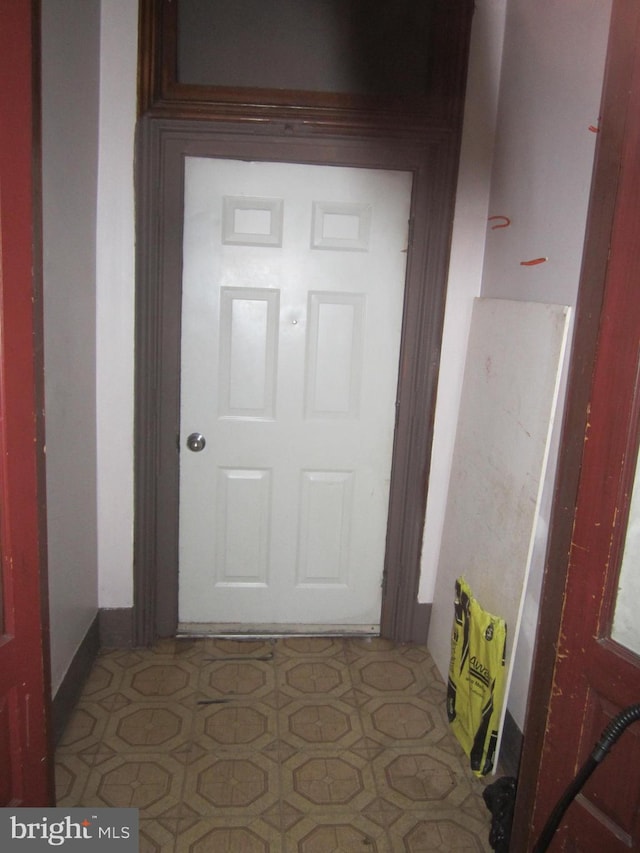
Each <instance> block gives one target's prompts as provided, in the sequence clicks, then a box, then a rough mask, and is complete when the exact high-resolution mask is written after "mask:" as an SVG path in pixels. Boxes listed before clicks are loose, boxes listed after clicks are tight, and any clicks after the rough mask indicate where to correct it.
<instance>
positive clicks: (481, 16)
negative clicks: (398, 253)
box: [418, 0, 507, 602]
mask: <svg viewBox="0 0 640 853" xmlns="http://www.w3.org/2000/svg"><path fill="white" fill-rule="evenodd" d="M506 8H507V0H476V8H475V12H474V16H473V26H472V30H471V46H470V54H469V71H468V82H467V92H466V103H465V111H464V123H463V132H462V146H461V150H460V166H459V171H458V189H457V193H456V206H455V216H454V220H453V236H452V243H451V259H450V263H449V280H448V284H447V301H446V310H445V319H444V329H443V339H442V352H441V361H440V375H439V379H438V396H437V403H436V416H435V422H434V434H433V446H432V452H431V470H430V473H429V494H428V496H427V511H426V517H425V526H424V538H423V545H422V564H421V575H420V588H419V592H418V600H419V601H421V602H431V601H433V591H434V588H435V583H436V575H437V570H438V556H439V554H440V540H441V538H442V528H443V525H444V515H445V507H446V497H447V489H448V485H449V474H450V471H451V462H452V459H453V445H454V441H455V424H456V421H457V417H458V408H459V405H460V394H461V391H462V379H463V374H464V362H465V356H466V350H467V338H468V336H469V325H470V322H471V309H472V307H473V298H474V296H479V295H480V288H481V283H482V264H483V259H484V252H485V239H486V227H487V216H488V210H489V193H490V189H491V166H492V162H493V148H494V137H495V125H496V115H497V110H498V92H499V87H500V72H501V62H502V42H503V37H504V24H505V17H506Z"/></svg>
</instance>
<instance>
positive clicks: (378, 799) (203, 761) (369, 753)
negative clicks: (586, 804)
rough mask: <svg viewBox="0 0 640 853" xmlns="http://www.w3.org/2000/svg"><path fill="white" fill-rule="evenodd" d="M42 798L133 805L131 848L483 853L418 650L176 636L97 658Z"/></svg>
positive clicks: (481, 825)
mask: <svg viewBox="0 0 640 853" xmlns="http://www.w3.org/2000/svg"><path fill="white" fill-rule="evenodd" d="M56 774H57V789H58V804H59V805H63V806H68V807H71V806H91V805H93V806H129V807H130V806H135V807H138V808H139V809H140V850H141V851H142V853H151V851H158V852H159V853H160V851H161V853H182V852H183V851H185V853H186V851H192V853H341V851H344V853H352V851H358V853H364V851H367V853H395V851H403V853H425V851H442V853H452V851H489V850H491V848H490V846H489V843H488V835H489V829H490V825H491V816H490V813H489V811H488V810H487V808H486V806H485V804H484V801H483V800H482V789H483V787H484V785H485V784H487V782H490V781H493V780H492V779H488V780H487V781H485V780H479V779H476V778H475V777H474V776H473V775H472V774H471V772H470V770H469V769H468V764H467V759H466V757H465V756H464V754H463V752H462V750H461V749H460V747H459V745H458V743H457V741H456V740H455V738H454V737H453V736H452V735H451V733H450V732H449V729H448V725H447V722H446V714H445V685H444V684H443V682H442V680H441V679H440V676H439V675H438V674H437V671H436V669H435V666H434V664H433V662H432V660H431V658H430V656H429V653H428V652H427V650H426V649H425V648H424V647H421V646H411V645H394V644H393V643H390V642H388V641H385V640H379V639H375V638H369V639H353V638H344V639H331V638H288V639H280V640H268V641H262V640H260V641H247V642H243V641H239V640H214V639H199V640H196V639H176V640H166V641H161V642H160V643H158V645H157V646H155V647H154V648H153V649H142V650H139V649H135V650H126V651H124V650H119V651H105V652H103V653H102V654H101V655H100V656H99V658H98V660H97V661H96V663H95V665H94V668H93V671H92V673H91V676H90V678H89V680H88V683H87V684H86V687H85V689H84V692H83V695H82V697H81V700H80V702H79V704H78V706H77V708H76V710H75V713H74V716H73V718H72V719H71V721H70V723H69V725H68V727H67V730H66V732H65V734H64V736H63V739H62V741H61V743H60V744H59V747H58V750H57V753H56Z"/></svg>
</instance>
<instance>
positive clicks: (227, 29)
mask: <svg viewBox="0 0 640 853" xmlns="http://www.w3.org/2000/svg"><path fill="white" fill-rule="evenodd" d="M140 9H141V26H140V33H141V41H140V44H141V60H142V61H141V75H140V99H139V101H140V109H141V113H142V114H148V113H153V114H156V115H159V114H167V113H169V112H170V113H171V114H173V115H175V114H176V111H178V112H180V113H181V114H182V115H183V116H185V117H186V116H187V115H189V116H191V117H194V118H195V117H198V116H202V114H203V111H206V112H207V114H208V115H209V117H211V116H212V111H213V112H216V113H217V114H218V115H219V116H222V115H229V116H234V117H237V116H243V117H245V118H246V117H247V116H248V115H252V116H253V117H254V119H255V118H256V117H262V118H265V119H268V120H273V119H274V118H287V119H291V120H294V121H298V120H300V119H302V120H303V121H305V122H309V121H312V122H314V123H317V122H321V123H322V124H324V125H327V124H328V125H334V126H335V125H338V126H345V125H349V124H351V125H353V124H354V123H355V124H357V125H358V126H360V127H362V126H376V125H377V126H385V127H388V126H389V125H393V127H394V128H396V130H400V129H403V130H405V131H406V130H410V129H411V128H418V127H425V126H434V123H435V124H437V125H440V126H442V125H443V124H444V125H447V124H449V123H450V120H451V118H452V117H453V116H455V115H456V114H457V112H458V110H459V106H460V102H461V101H460V97H461V87H460V73H461V71H462V73H464V69H465V65H466V51H467V42H468V33H469V26H470V22H471V14H472V9H473V2H472V0H395V2H393V3H371V2H370V0H141V4H140Z"/></svg>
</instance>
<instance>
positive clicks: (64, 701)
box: [51, 613, 100, 746]
mask: <svg viewBox="0 0 640 853" xmlns="http://www.w3.org/2000/svg"><path fill="white" fill-rule="evenodd" d="M99 650H100V620H99V615H98V614H97V613H96V615H95V618H94V620H93V622H92V623H91V625H90V626H89V630H88V631H87V633H86V634H85V635H84V639H83V640H82V642H81V643H80V646H79V647H78V651H77V652H76V653H75V655H74V656H73V658H72V660H71V664H70V665H69V669H68V670H67V673H66V675H65V677H64V678H63V679H62V683H61V684H60V686H59V687H58V690H57V691H56V695H55V696H54V697H53V706H52V713H51V729H52V733H53V743H54V746H57V744H58V743H59V741H60V738H61V737H62V735H63V733H64V730H65V728H66V727H67V723H68V722H69V719H70V718H71V714H72V713H73V709H74V708H75V706H76V704H77V702H78V699H79V698H80V694H81V693H82V689H83V687H84V685H85V682H86V680H87V678H88V677H89V673H90V672H91V667H92V666H93V662H94V661H95V659H96V657H97V656H98V651H99Z"/></svg>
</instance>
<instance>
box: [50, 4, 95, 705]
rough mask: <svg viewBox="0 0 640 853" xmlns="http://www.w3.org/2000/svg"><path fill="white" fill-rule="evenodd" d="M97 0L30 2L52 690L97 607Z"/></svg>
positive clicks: (62, 675)
mask: <svg viewBox="0 0 640 853" xmlns="http://www.w3.org/2000/svg"><path fill="white" fill-rule="evenodd" d="M99 39H100V0H46V2H44V3H43V4H42V159H43V162H42V189H43V261H44V264H43V266H44V318H45V328H44V332H45V406H46V446H47V466H46V468H47V471H46V473H47V516H48V520H47V526H48V544H49V555H48V562H49V600H50V622H51V669H52V688H53V692H54V694H55V692H56V690H57V689H58V687H59V685H60V682H61V680H62V678H63V677H64V675H65V672H66V670H67V667H68V665H69V663H70V661H71V659H72V657H73V655H74V654H75V652H76V650H77V648H78V646H79V645H80V643H81V641H82V639H83V638H84V636H85V634H86V631H87V629H88V628H89V626H90V625H91V622H92V620H93V619H94V617H95V615H96V611H97V607H98V593H97V561H96V541H97V522H96V412H95V402H96V389H95V365H96V360H95V329H96V321H95V314H96V280H95V250H96V242H95V241H96V193H97V182H96V176H97V149H98V131H97V127H98V80H99V76H98V75H99V68H98V56H99V47H100V45H99Z"/></svg>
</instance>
